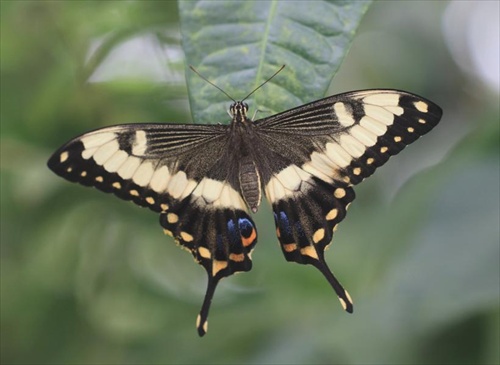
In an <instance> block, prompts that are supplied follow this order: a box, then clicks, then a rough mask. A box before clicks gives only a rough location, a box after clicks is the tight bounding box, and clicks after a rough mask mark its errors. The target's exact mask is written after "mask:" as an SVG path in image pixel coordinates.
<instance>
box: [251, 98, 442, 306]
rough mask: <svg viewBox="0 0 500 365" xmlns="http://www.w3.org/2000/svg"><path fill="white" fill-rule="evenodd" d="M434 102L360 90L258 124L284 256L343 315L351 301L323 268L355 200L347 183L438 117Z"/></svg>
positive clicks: (264, 176)
mask: <svg viewBox="0 0 500 365" xmlns="http://www.w3.org/2000/svg"><path fill="white" fill-rule="evenodd" d="M441 114H442V111H441V109H440V108H439V107H438V106H437V105H435V104H434V103H432V102H430V101H428V100H426V99H423V98H421V97H418V96H416V95H412V94H409V93H406V92H402V91H395V90H367V91H357V92H350V93H346V94H341V95H336V96H332V97H328V98H325V99H322V100H319V101H315V102H313V103H310V104H306V105H304V106H301V107H298V108H295V109H291V110H289V111H286V112H283V113H280V114H277V115H274V116H271V117H269V118H264V119H261V120H257V121H256V122H255V124H256V127H257V128H256V129H257V134H258V136H259V139H260V142H261V143H262V145H263V146H265V147H264V148H265V149H267V150H269V151H268V152H267V153H266V156H273V157H272V159H268V158H265V157H260V160H259V164H260V166H262V167H261V170H262V171H263V174H262V179H263V183H264V186H265V193H266V197H267V199H268V200H269V201H270V203H271V205H272V207H273V211H274V217H275V223H276V228H277V230H276V233H277V236H278V239H279V241H280V243H281V247H282V250H283V253H284V255H285V258H286V259H287V260H288V261H294V262H297V263H301V264H311V265H314V266H315V267H316V268H318V269H319V270H320V271H321V272H322V273H323V275H324V276H325V278H326V279H327V280H328V282H329V283H330V284H331V286H332V287H333V289H334V290H335V292H336V293H337V295H338V297H339V299H340V302H341V304H342V306H343V307H344V309H345V310H346V311H347V312H352V311H353V305H352V300H351V298H350V296H349V294H348V293H347V292H346V291H345V290H344V288H342V286H341V285H340V283H339V282H338V280H337V279H336V278H335V276H334V275H333V273H332V272H331V271H330V269H329V268H328V266H327V264H326V262H325V260H324V250H325V248H326V247H327V246H328V245H329V244H330V242H331V240H332V235H333V232H334V230H335V228H336V227H337V224H338V223H340V221H342V220H343V219H344V217H345V215H346V211H347V208H348V206H349V204H350V203H351V202H352V201H353V200H354V197H355V195H354V191H353V189H352V185H354V184H358V183H359V182H361V181H362V180H363V179H364V178H366V177H368V176H370V175H371V174H373V172H374V171H375V169H376V167H378V166H381V165H383V164H384V163H385V162H386V161H387V160H388V159H389V157H390V156H392V155H395V154H397V153H399V152H400V151H401V150H402V149H403V148H404V147H405V146H406V145H408V144H410V143H412V142H414V141H415V140H416V139H417V138H418V137H420V136H421V135H423V134H425V133H427V132H429V131H430V130H431V129H432V128H433V127H434V126H435V125H436V124H437V123H438V122H439V119H440V118H441Z"/></svg>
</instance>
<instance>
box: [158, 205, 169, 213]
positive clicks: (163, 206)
mask: <svg viewBox="0 0 500 365" xmlns="http://www.w3.org/2000/svg"><path fill="white" fill-rule="evenodd" d="M160 208H161V210H162V211H163V212H166V211H167V210H168V205H167V204H160Z"/></svg>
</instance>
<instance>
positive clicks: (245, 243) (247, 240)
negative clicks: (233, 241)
mask: <svg viewBox="0 0 500 365" xmlns="http://www.w3.org/2000/svg"><path fill="white" fill-rule="evenodd" d="M256 238H257V231H256V230H255V228H252V233H251V234H250V237H243V236H241V243H243V246H245V247H248V246H250V245H251V244H252V243H253V241H255V239H256Z"/></svg>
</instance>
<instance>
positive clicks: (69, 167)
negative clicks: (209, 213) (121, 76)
mask: <svg viewBox="0 0 500 365" xmlns="http://www.w3.org/2000/svg"><path fill="white" fill-rule="evenodd" d="M226 139H227V138H226V129H225V127H223V126H216V125H213V126H208V125H207V126H204V125H178V124H127V125H117V126H113V127H108V128H102V129H98V130H95V131H93V132H89V133H86V134H83V135H81V136H78V137H76V138H74V139H73V140H71V141H70V142H68V143H66V144H65V145H63V146H62V147H61V148H59V150H58V151H56V152H55V153H54V154H53V155H52V157H51V158H50V159H49V162H48V166H49V168H50V169H51V170H52V171H54V172H55V173H56V174H58V175H59V176H61V177H63V178H65V179H67V180H69V181H72V182H78V183H80V184H83V185H86V186H94V187H96V188H97V189H99V190H102V191H104V192H111V193H114V194H115V195H117V196H118V197H120V198H122V199H125V200H132V201H133V202H134V203H136V204H138V205H141V206H147V207H149V208H151V209H152V210H154V211H157V212H161V211H164V210H166V209H167V208H168V207H169V206H170V205H172V204H173V203H174V202H175V201H176V200H180V199H183V198H184V197H186V196H188V195H189V194H190V193H191V191H193V190H194V188H195V187H196V185H197V184H198V183H199V182H200V181H201V179H202V178H203V177H204V176H205V174H206V173H207V171H208V170H209V169H210V168H212V166H213V165H214V164H216V162H217V161H218V159H220V157H221V155H222V153H223V149H224V147H225V143H226Z"/></svg>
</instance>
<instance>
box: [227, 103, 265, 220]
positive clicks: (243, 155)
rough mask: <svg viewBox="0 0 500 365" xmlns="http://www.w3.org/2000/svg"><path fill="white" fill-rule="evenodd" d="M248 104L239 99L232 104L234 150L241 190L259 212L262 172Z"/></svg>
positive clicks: (244, 197)
mask: <svg viewBox="0 0 500 365" xmlns="http://www.w3.org/2000/svg"><path fill="white" fill-rule="evenodd" d="M247 111H248V104H246V103H244V102H241V101H237V102H235V103H234V104H232V105H231V107H230V108H229V112H230V114H231V116H232V120H231V130H232V139H233V146H234V150H233V153H236V154H238V155H239V156H238V165H239V166H238V183H239V188H240V189H239V190H240V192H241V195H242V196H243V199H244V200H245V202H246V204H247V206H248V207H249V208H250V210H251V211H252V212H254V213H255V212H257V209H258V208H259V205H260V202H261V200H262V187H261V182H260V174H259V170H258V168H257V165H256V164H255V158H254V156H253V153H252V150H253V149H252V140H253V138H254V137H255V135H254V133H253V128H254V126H253V122H252V120H251V119H250V118H248V117H247Z"/></svg>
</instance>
